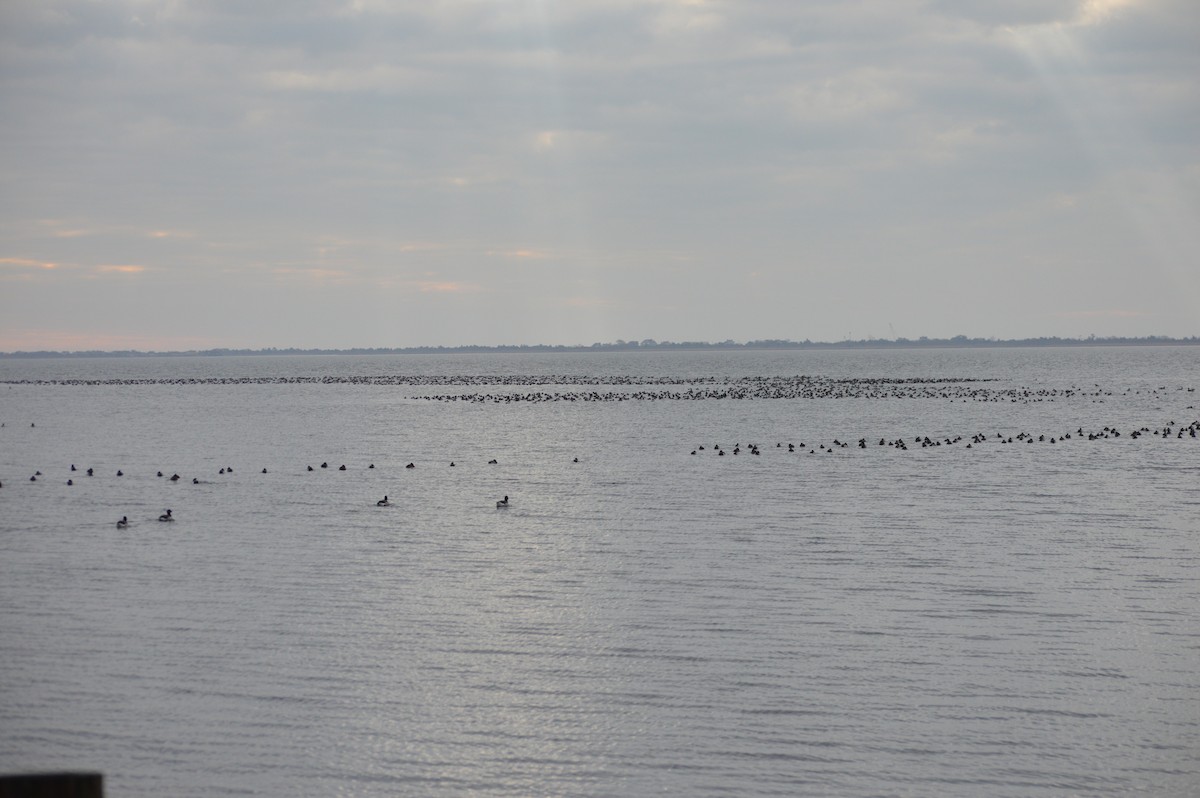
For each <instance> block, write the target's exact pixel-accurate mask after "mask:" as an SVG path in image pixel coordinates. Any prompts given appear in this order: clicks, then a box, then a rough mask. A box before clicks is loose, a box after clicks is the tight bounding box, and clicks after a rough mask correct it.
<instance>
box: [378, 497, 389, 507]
mask: <svg viewBox="0 0 1200 798" xmlns="http://www.w3.org/2000/svg"><path fill="white" fill-rule="evenodd" d="M391 504H392V503H391V502H390V501H388V497H387V496H384V497H383V498H382V499H380V500H379V501H377V502H375V506H376V507H390V506H391Z"/></svg>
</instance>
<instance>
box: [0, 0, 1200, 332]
mask: <svg viewBox="0 0 1200 798" xmlns="http://www.w3.org/2000/svg"><path fill="white" fill-rule="evenodd" d="M0 109H2V113H0V181H2V183H0V185H2V189H0V351H14V350H35V349H125V348H136V349H157V350H163V349H191V348H208V347H267V346H278V347H288V346H298V347H328V348H339V347H353V346H419V345H446V346H453V345H459V344H471V343H479V344H505V343H511V344H520V343H529V344H532V343H550V344H590V343H592V342H596V341H614V340H617V339H625V340H641V339H643V338H654V339H657V340H660V341H662V340H671V341H685V340H705V341H720V340H725V339H733V340H735V341H745V340H752V339H763V338H786V339H796V340H803V339H806V338H807V339H812V340H840V339H843V338H847V337H852V338H856V339H858V338H867V337H876V338H894V337H908V338H916V337H918V336H922V335H925V336H930V337H949V336H953V335H958V334H963V335H968V336H971V337H975V336H981V337H998V338H1010V337H1027V336H1043V335H1060V336H1072V337H1074V336H1086V335H1089V334H1095V335H1098V336H1108V335H1133V336H1144V335H1170V336H1190V335H1197V334H1200V2H1197V0H874V1H872V0H867V1H865V2H854V1H853V0H828V1H826V0H821V1H813V2H809V1H808V0H728V1H727V2H722V1H721V0H461V1H455V2H450V1H446V2H437V1H436V0H413V1H412V2H407V1H400V2H388V1H385V0H358V1H357V2H350V1H347V2H334V1H333V0H329V1H328V2H320V1H319V0H258V1H257V2H243V1H242V0H207V1H204V2H201V1H199V0H197V1H192V0H164V1H163V2H149V1H148V0H147V1H145V2H141V1H139V0H106V1H104V2H101V1H99V0H76V1H74V2H70V1H65V0H64V1H61V2H60V1H59V0H3V2H2V3H0Z"/></svg>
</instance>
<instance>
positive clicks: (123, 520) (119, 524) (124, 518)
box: [117, 515, 129, 529]
mask: <svg viewBox="0 0 1200 798" xmlns="http://www.w3.org/2000/svg"><path fill="white" fill-rule="evenodd" d="M127 526H129V517H128V516H124V515H123V516H121V520H120V521H118V522H117V529H124V528H125V527H127Z"/></svg>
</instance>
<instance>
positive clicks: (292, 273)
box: [271, 266, 354, 283]
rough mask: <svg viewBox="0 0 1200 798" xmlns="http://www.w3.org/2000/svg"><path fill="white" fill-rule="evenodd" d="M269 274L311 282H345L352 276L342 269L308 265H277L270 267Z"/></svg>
mask: <svg viewBox="0 0 1200 798" xmlns="http://www.w3.org/2000/svg"><path fill="white" fill-rule="evenodd" d="M271 274H275V275H278V276H280V277H288V278H296V279H301V280H306V281H312V282H318V283H323V282H345V281H347V280H350V279H352V278H353V277H354V275H353V274H351V273H350V272H348V271H345V270H342V269H322V268H315V267H312V268H309V267H293V266H277V267H275V268H272V269H271Z"/></svg>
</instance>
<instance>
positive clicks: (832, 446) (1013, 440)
mask: <svg viewBox="0 0 1200 798" xmlns="http://www.w3.org/2000/svg"><path fill="white" fill-rule="evenodd" d="M1122 437H1124V438H1127V439H1129V440H1134V441H1136V440H1138V439H1139V438H1152V439H1167V438H1173V439H1176V440H1183V439H1185V438H1188V439H1191V440H1200V420H1197V421H1193V422H1191V423H1190V424H1183V425H1181V424H1176V423H1175V422H1174V421H1171V422H1168V423H1167V424H1166V425H1164V426H1162V427H1160V428H1156V429H1151V428H1150V427H1138V428H1136V429H1132V430H1127V431H1126V432H1124V433H1122V432H1121V430H1119V429H1117V428H1116V427H1104V428H1102V429H1099V430H1087V431H1085V430H1084V428H1083V427H1078V428H1076V429H1075V430H1074V431H1073V432H1071V431H1068V432H1063V433H1059V434H1057V435H1055V434H1046V433H1042V434H1038V435H1035V434H1032V433H1029V432H1018V433H1017V434H1016V435H1004V434H1003V433H1000V432H997V433H994V434H990V435H989V434H986V433H982V432H977V433H975V434H973V435H971V436H969V437H964V436H962V435H955V436H953V437H946V436H938V437H930V436H929V435H916V436H914V437H912V438H879V439H878V440H875V439H871V440H868V439H867V438H859V439H858V440H856V441H843V440H839V439H838V438H834V439H833V441H832V442H831V443H828V444H826V443H817V444H812V445H809V444H805V443H803V442H801V443H798V444H797V443H783V442H779V443H776V444H775V446H774V447H772V448H774V449H777V450H782V449H784V447H787V448H786V451H787V452H788V453H793V454H794V453H797V452H800V453H804V452H807V453H808V454H817V453H828V454H832V453H833V452H835V451H841V450H842V449H870V448H873V447H875V448H877V447H880V446H887V447H891V448H893V449H899V450H901V451H908V449H909V448H910V447H912V448H919V449H928V448H932V447H939V446H957V445H961V446H962V447H963V448H966V449H972V448H975V447H977V446H981V445H983V444H994V445H1002V446H1007V445H1009V444H1027V445H1029V444H1035V443H1037V444H1057V443H1066V442H1068V441H1076V440H1080V441H1100V440H1115V439H1118V438H1122ZM691 453H692V454H693V455H695V454H704V453H711V454H713V455H716V456H718V457H724V456H725V455H726V454H730V455H739V454H743V453H744V454H749V455H761V454H762V447H761V445H760V444H757V443H746V444H744V445H743V444H741V443H735V444H734V445H733V446H732V447H729V446H722V445H721V444H720V443H714V444H711V445H709V446H706V445H704V444H701V445H699V446H697V447H695V448H694V449H692V451H691Z"/></svg>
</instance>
